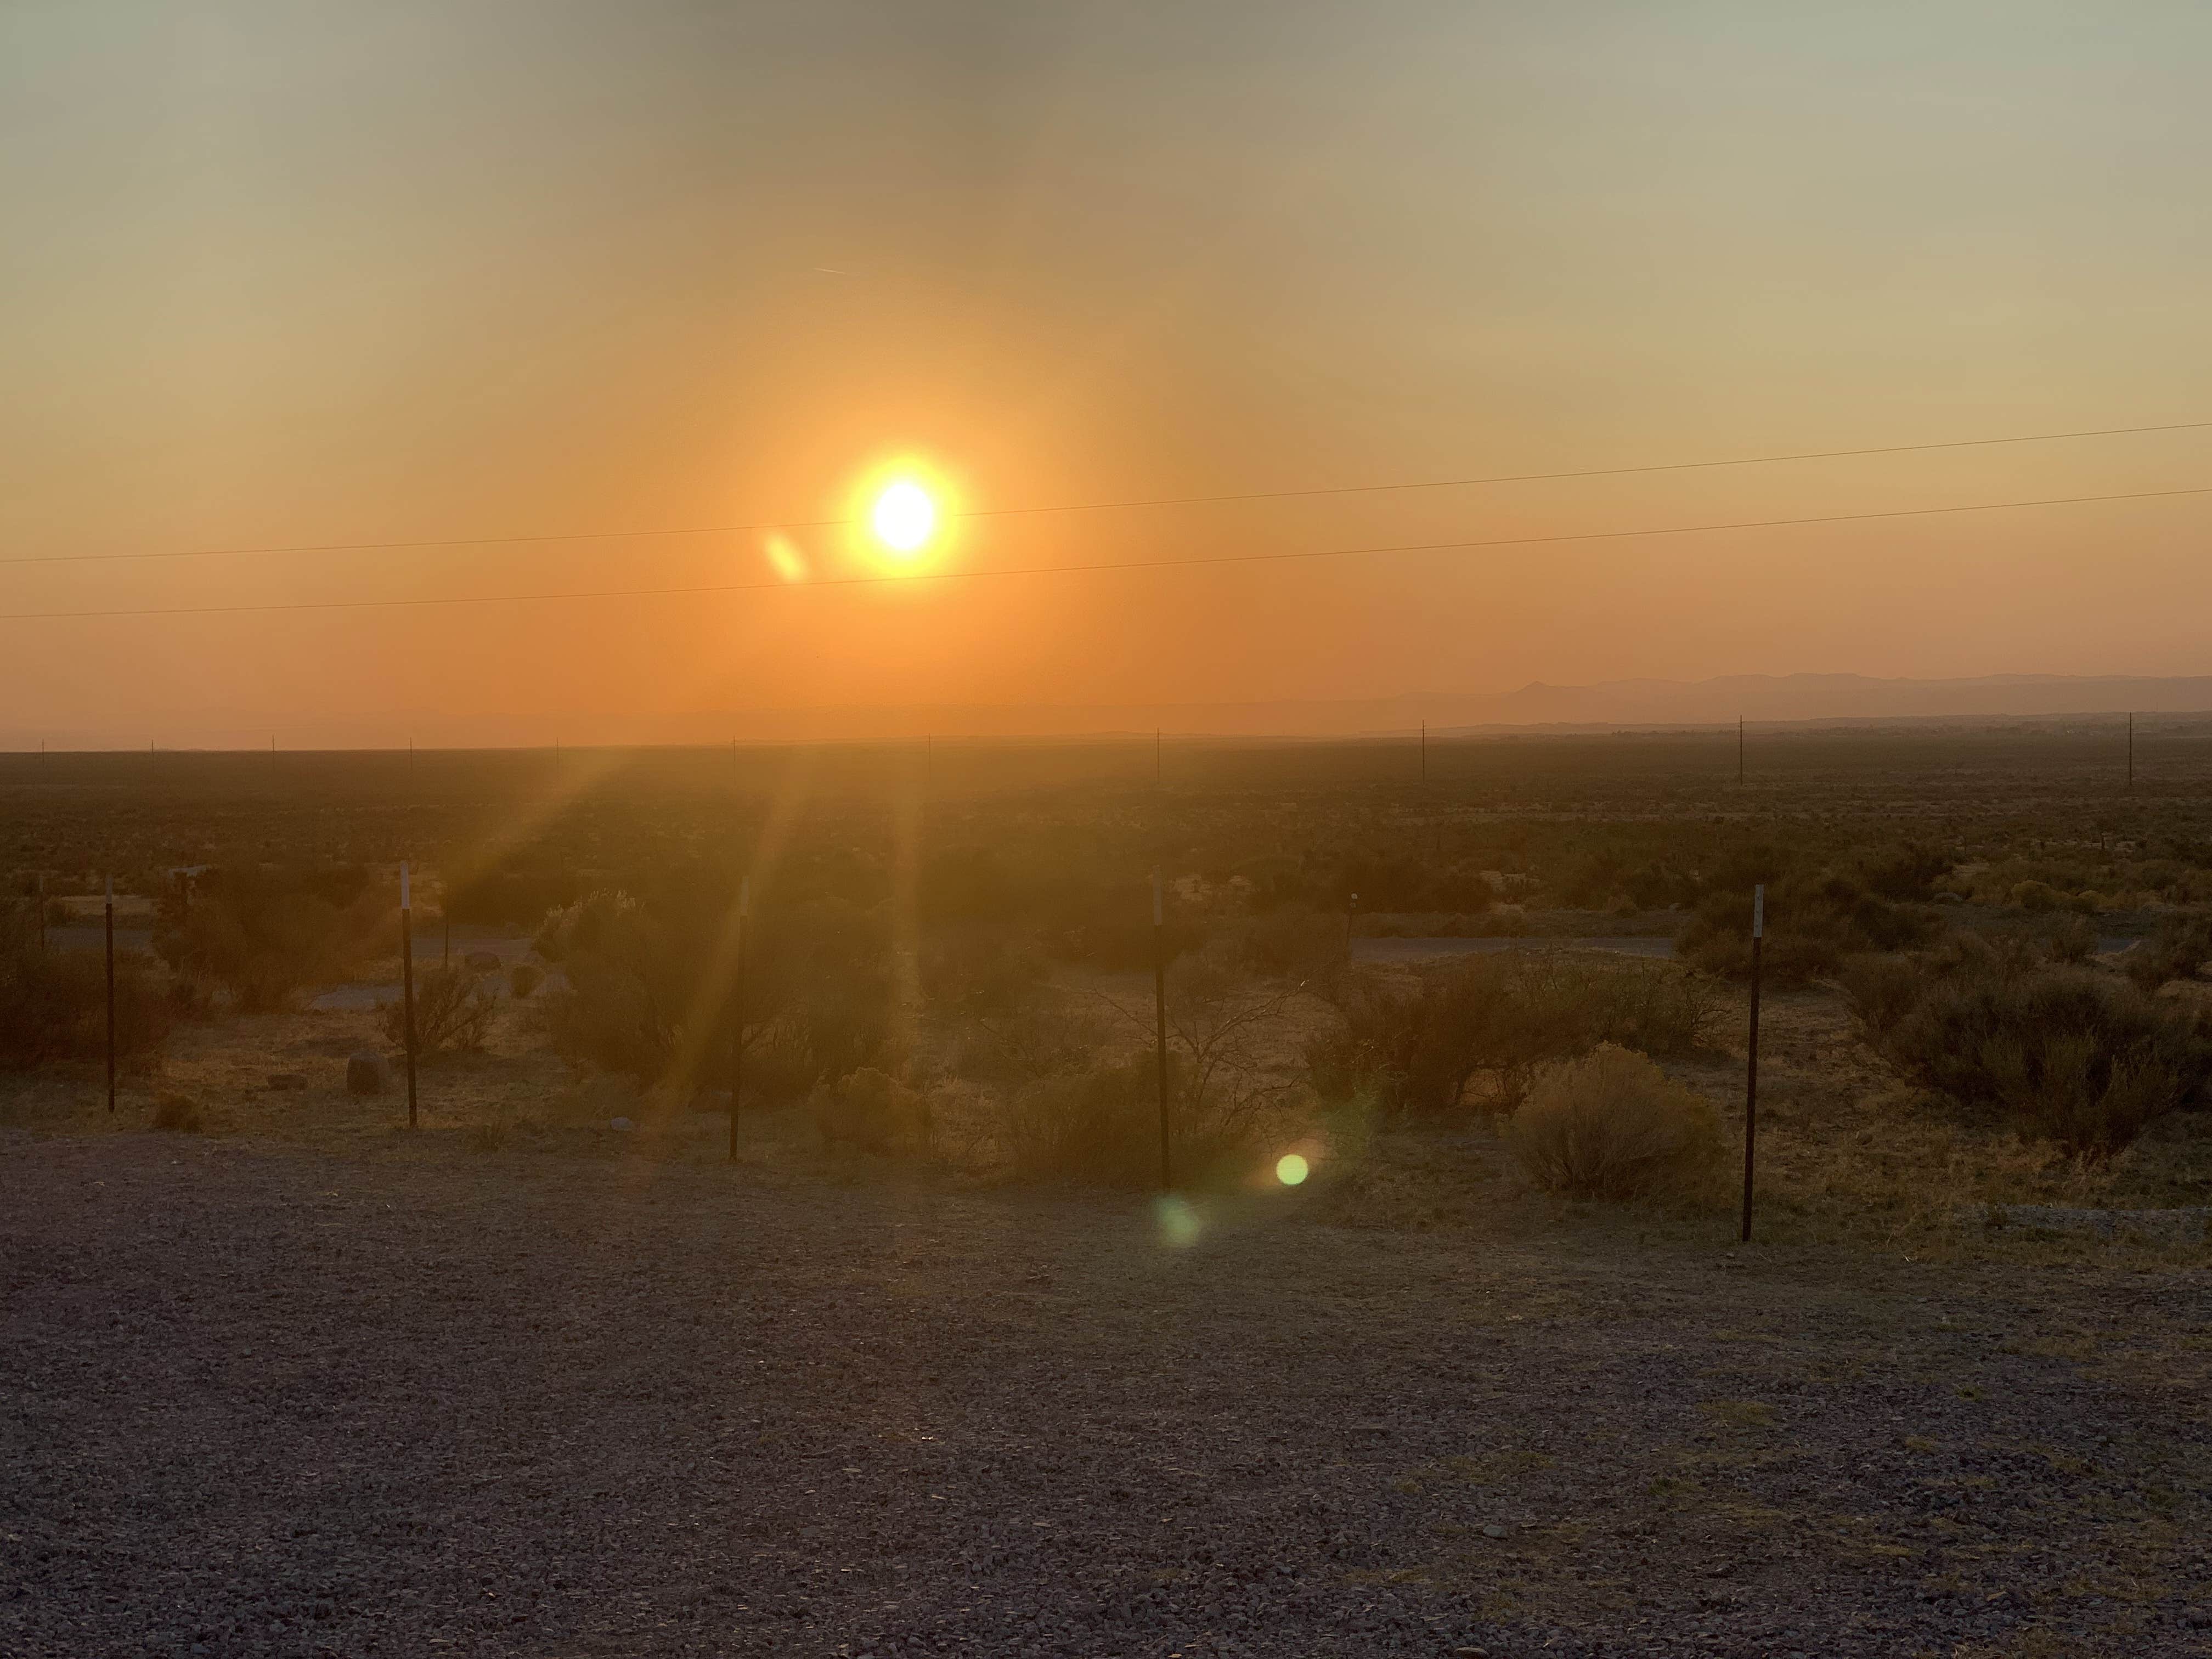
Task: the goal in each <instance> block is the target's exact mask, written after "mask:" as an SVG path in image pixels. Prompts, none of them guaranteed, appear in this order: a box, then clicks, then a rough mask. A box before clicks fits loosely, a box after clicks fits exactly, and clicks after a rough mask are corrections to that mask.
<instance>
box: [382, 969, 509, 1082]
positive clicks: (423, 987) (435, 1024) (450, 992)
mask: <svg viewBox="0 0 2212 1659" xmlns="http://www.w3.org/2000/svg"><path fill="white" fill-rule="evenodd" d="M498 1012H499V1004H498V1003H496V1002H495V1001H494V1000H492V999H491V998H490V997H489V996H487V995H486V994H484V991H483V987H481V986H479V985H478V984H477V976H476V975H474V974H472V973H471V972H470V971H469V970H468V969H465V968H461V967H456V966H453V965H450V964H447V963H440V964H439V965H438V966H436V967H435V968H425V969H421V970H420V971H418V972H417V973H416V975H415V1052H416V1054H420V1055H422V1056H424V1057H426V1058H427V1057H430V1056H434V1055H438V1054H457V1053H459V1052H462V1051H464V1050H466V1051H469V1052H471V1053H473V1052H474V1051H475V1050H477V1049H479V1048H483V1046H484V1039H485V1037H487V1036H489V1035H490V1034H491V1023H492V1020H493V1019H494V1018H495V1017H496V1016H497V1014H498ZM384 1036H385V1041H386V1042H391V1043H394V1044H404V1042H406V1041H407V1005H406V1004H405V1003H404V1001H403V1002H393V1003H387V1004H386V1005H385V1009H384Z"/></svg>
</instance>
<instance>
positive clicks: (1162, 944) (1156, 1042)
mask: <svg viewBox="0 0 2212 1659" xmlns="http://www.w3.org/2000/svg"><path fill="white" fill-rule="evenodd" d="M1166 921H1167V907H1166V903H1165V902H1164V899H1163V897H1162V896H1161V884H1160V872H1158V870H1155V871H1153V872H1152V1043H1153V1057H1154V1060H1155V1061H1156V1063H1157V1065H1158V1071H1159V1090H1160V1190H1161V1191H1162V1192H1164V1193H1171V1192H1173V1191H1174V1190H1175V1154H1174V1151H1173V1144H1174V1143H1173V1140H1172V1138H1171V1136H1170V1131H1169V1128H1168V951H1167V938H1166V934H1167V928H1166Z"/></svg>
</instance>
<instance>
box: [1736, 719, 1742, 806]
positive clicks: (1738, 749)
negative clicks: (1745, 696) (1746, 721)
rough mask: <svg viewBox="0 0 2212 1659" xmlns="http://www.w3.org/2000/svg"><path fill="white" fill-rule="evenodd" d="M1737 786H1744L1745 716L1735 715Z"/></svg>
mask: <svg viewBox="0 0 2212 1659" xmlns="http://www.w3.org/2000/svg"><path fill="white" fill-rule="evenodd" d="M1735 787H1737V788H1739V789H1741V788H1742V787H1743V716H1742V715H1741V714H1738V715H1737V716H1736V717H1735Z"/></svg>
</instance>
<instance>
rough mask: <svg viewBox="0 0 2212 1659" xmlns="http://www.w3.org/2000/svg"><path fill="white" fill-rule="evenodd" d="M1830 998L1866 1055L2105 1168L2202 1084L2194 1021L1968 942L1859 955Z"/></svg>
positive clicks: (2204, 1070) (2082, 972) (2204, 1064)
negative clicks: (1836, 998)
mask: <svg viewBox="0 0 2212 1659" xmlns="http://www.w3.org/2000/svg"><path fill="white" fill-rule="evenodd" d="M1844 991H1845V994H1846V995H1847V996H1848V997H1849V998H1850V1003H1851V1006H1852V1011H1853V1012H1854V1013H1855V1014H1856V1015H1857V1018H1858V1020H1859V1023H1860V1026H1861V1029H1862V1030H1863V1032H1864V1033H1865V1035H1866V1036H1867V1039H1868V1041H1869V1042H1870V1043H1871V1044H1872V1046H1873V1047H1874V1048H1875V1052H1876V1053H1878V1054H1881V1056H1882V1057H1883V1058H1884V1059H1885V1060H1888V1061H1889V1062H1890V1063H1891V1064H1892V1065H1893V1066H1895V1067H1896V1068H1897V1069H1898V1070H1899V1072H1900V1073H1903V1074H1904V1075H1905V1077H1907V1078H1909V1079H1911V1080H1912V1081H1914V1082H1916V1083H1918V1084H1921V1085H1923V1086H1925V1087H1927V1088H1930V1089H1933V1090H1936V1091H1938V1092H1939V1093H1942V1094H1943V1095H1946V1096H1948V1097H1950V1098H1951V1099H1953V1100H1954V1101H1956V1102H1958V1103H1960V1104H1961V1105H1964V1106H1966V1107H1969V1108H1978V1109H1984V1110H1988V1111H1990V1112H1993V1113H1995V1114H1997V1115H2000V1116H2001V1117H2002V1119H2003V1120H2004V1121H2007V1122H2008V1124H2009V1125H2010V1126H2011V1127H2015V1128H2017V1129H2019V1130H2020V1131H2021V1133H2026V1134H2032V1135H2035V1136H2039V1137H2040V1138H2042V1139H2047V1140H2050V1141H2052V1142H2055V1143H2056V1144H2057V1145H2058V1146H2062V1147H2063V1148H2065V1149H2066V1150H2067V1151H2069V1152H2075V1153H2079V1154H2082V1155H2085V1156H2088V1157H2093V1158H2107V1157H2110V1156H2111V1155H2112V1153H2114V1152H2118V1151H2119V1150H2120V1149H2122V1148H2123V1147H2124V1146H2128V1145H2129V1144H2130V1142H2132V1141H2133V1140H2134V1139H2136V1136H2138V1135H2139V1134H2141V1133H2142V1131H2143V1130H2144V1128H2146V1127H2148V1125H2149V1124H2151V1123H2152V1122H2154V1121H2156V1120H2157V1119H2158V1118H2160V1117H2162V1116H2164V1115H2166V1113H2168V1112H2171V1111H2172V1110H2174V1109H2177V1108H2179V1107H2180V1106H2182V1105H2185V1104H2187V1103H2190V1102H2191V1101H2194V1100H2197V1099H2198V1098H2201V1097H2202V1096H2203V1091H2204V1090H2205V1087H2206V1085H2207V1084H2208V1083H2212V1041H2208V1038H2207V1034H2206V1033H2205V1031H2204V1030H2203V1026H2202V1024H2201V1023H2200V1021H2199V1020H2198V1019H2197V1017H2196V1016H2195V1015H2194V1014H2192V1013H2191V1012H2188V1011H2186V1010H2185V1009H2181V1008H2177V1007H2174V1006H2169V1005H2167V1004H2165V1003H2162V1002H2160V1001H2159V1000H2155V999H2154V998H2152V997H2149V996H2147V995H2145V994H2143V993H2142V992H2141V991H2139V990H2137V989H2136V988H2135V987H2132V986H2130V985H2128V984H2126V983H2125V982H2124V981H2120V980H2118V979H2116V978H2114V977H2112V975H2108V974H2106V973H2103V972H2100V971H2099V970H2097V969H2091V968H2073V967H2064V966H2052V965H2050V964H2047V963H2039V962H2037V961H2035V960H2034V959H2033V957H2032V956H2030V955H2028V954H2027V953H2026V952H2023V951H2017V950H2013V951H2008V950H2005V949H2002V948H2001V947H1997V946H1993V945H1989V944H1986V943H1984V941H1981V940H1979V939H1973V938H1972V937H1970V936H1969V937H1962V938H1960V939H1954V940H1953V941H1951V942H1950V943H1949V944H1948V945H1946V946H1945V947H1944V948H1943V949H1942V950H1939V951H1931V952H1928V953H1925V954H1923V955H1921V956H1918V957H1866V958H1863V959H1861V960H1859V961H1857V962H1855V963H1852V964H1851V965H1850V968H1849V969H1847V970H1846V972H1845V975H1844Z"/></svg>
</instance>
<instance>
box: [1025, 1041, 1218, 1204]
mask: <svg viewBox="0 0 2212 1659" xmlns="http://www.w3.org/2000/svg"><path fill="white" fill-rule="evenodd" d="M1183 1071H1184V1068H1183V1067H1182V1066H1181V1065H1180V1064H1179V1063H1172V1062H1171V1063H1170V1067H1169V1076H1168V1093H1169V1099H1170V1103H1171V1109H1170V1127H1171V1132H1172V1139H1173V1149H1174V1161H1175V1177H1176V1185H1177V1186H1178V1187H1191V1188H1203V1187H1210V1186H1215V1185H1218V1184H1220V1183H1222V1182H1225V1181H1232V1180H1234V1179H1235V1178H1236V1177H1237V1176H1238V1175H1240V1174H1242V1173H1243V1170H1245V1169H1246V1168H1247V1167H1248V1166H1249V1164H1250V1162H1251V1159H1252V1158H1253V1156H1254V1151H1255V1147H1256V1146H1257V1145H1258V1139H1259V1128H1260V1121H1261V1110H1260V1106H1261V1103H1260V1102H1259V1101H1257V1100H1256V1099H1255V1098H1253V1097H1227V1098H1220V1097H1217V1098H1216V1099H1213V1100H1210V1101H1209V1100H1203V1099H1201V1100H1200V1101H1198V1102H1196V1103H1193V1102H1192V1101H1191V1100H1190V1099H1189V1097H1188V1094H1187V1092H1186V1091H1185V1090H1184V1088H1183V1084H1184V1081H1185V1079H1184V1077H1183V1075H1182V1073H1183ZM1000 1139H1002V1141H1003V1142H1004V1144H1005V1146H1006V1152H1007V1155H1008V1157H1009V1158H1011V1159H1012V1164H1013V1167H1014V1171H1015V1173H1016V1174H1017V1175H1018V1176H1021V1177H1022V1178H1023V1179H1024V1180H1029V1181H1048V1182H1073V1183H1079V1184H1082V1185H1085V1186H1099V1187H1130V1188H1146V1187H1151V1186H1153V1185H1156V1184H1157V1183H1158V1180H1159V1174H1160V1107H1159V1079H1158V1071H1157V1070H1156V1062H1155V1061H1154V1060H1153V1059H1152V1056H1150V1055H1146V1056H1143V1057H1141V1058H1139V1059H1132V1060H1123V1061H1120V1062H1114V1063H1107V1064H1101V1065H1097V1066H1091V1068H1089V1069H1088V1070H1085V1071H1081V1072H1075V1073H1066V1074H1064V1075H1061V1076H1059V1077H1051V1078H1045V1079H1040V1080H1038V1081H1036V1082H1034V1083H1031V1084H1030V1085H1029V1086H1028V1087H1027V1088H1024V1089H1022V1090H1020V1091H1018V1092H1017V1093H1015V1094H1014V1095H1013V1096H1012V1097H1011V1098H1010V1099H1008V1100H1007V1101H1006V1102H1005V1103H1004V1105H1003V1108H1002V1117H1001V1129H1000Z"/></svg>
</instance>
